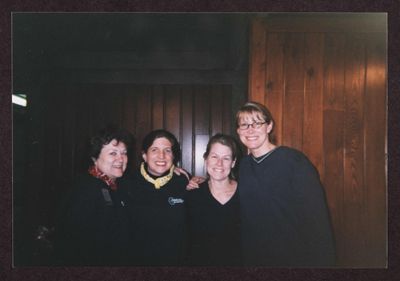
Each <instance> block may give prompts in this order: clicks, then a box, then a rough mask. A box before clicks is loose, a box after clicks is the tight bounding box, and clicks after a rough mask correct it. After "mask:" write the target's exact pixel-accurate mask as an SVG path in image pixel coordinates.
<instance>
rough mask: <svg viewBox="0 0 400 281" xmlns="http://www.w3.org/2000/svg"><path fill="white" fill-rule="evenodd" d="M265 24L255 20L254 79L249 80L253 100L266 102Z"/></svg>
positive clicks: (252, 54)
mask: <svg viewBox="0 0 400 281" xmlns="http://www.w3.org/2000/svg"><path fill="white" fill-rule="evenodd" d="M265 36H266V31H265V24H264V22H263V20H262V19H259V18H257V19H255V20H254V22H253V26H252V29H251V36H250V50H251V51H250V72H251V73H252V75H253V79H250V80H249V93H251V95H252V100H254V101H258V102H264V90H265V69H266V66H265V58H266V55H265V44H266V38H265Z"/></svg>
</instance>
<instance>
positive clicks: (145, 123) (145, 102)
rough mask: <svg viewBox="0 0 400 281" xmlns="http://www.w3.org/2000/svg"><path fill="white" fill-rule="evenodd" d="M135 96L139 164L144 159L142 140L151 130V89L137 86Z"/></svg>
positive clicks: (135, 132) (135, 133)
mask: <svg viewBox="0 0 400 281" xmlns="http://www.w3.org/2000/svg"><path fill="white" fill-rule="evenodd" d="M135 88H136V90H135V98H136V117H135V119H136V125H135V127H134V129H135V130H134V131H133V132H132V133H134V135H135V138H136V149H135V151H136V155H137V158H136V159H137V162H136V164H139V163H140V162H141V161H142V155H141V149H142V141H143V138H144V137H145V136H146V134H147V133H148V132H150V131H151V129H152V128H151V110H150V109H151V94H150V93H151V91H150V88H149V87H147V86H138V87H135Z"/></svg>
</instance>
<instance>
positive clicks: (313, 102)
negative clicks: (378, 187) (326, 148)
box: [303, 33, 324, 179]
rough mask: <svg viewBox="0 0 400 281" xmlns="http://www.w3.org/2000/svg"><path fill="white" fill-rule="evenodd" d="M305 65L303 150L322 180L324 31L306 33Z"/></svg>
mask: <svg viewBox="0 0 400 281" xmlns="http://www.w3.org/2000/svg"><path fill="white" fill-rule="evenodd" d="M304 42H305V46H304V67H305V70H306V75H305V81H304V119H303V128H304V129H303V152H304V153H305V154H306V155H307V156H308V157H309V158H310V160H311V162H312V163H313V164H314V165H315V167H316V168H317V169H318V172H319V174H320V177H321V179H323V178H324V169H323V165H324V163H323V161H324V159H323V132H322V128H323V111H322V107H323V92H322V90H323V51H324V36H323V34H322V33H308V34H306V35H305V40H304Z"/></svg>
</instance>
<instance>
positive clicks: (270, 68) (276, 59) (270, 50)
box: [265, 33, 285, 144]
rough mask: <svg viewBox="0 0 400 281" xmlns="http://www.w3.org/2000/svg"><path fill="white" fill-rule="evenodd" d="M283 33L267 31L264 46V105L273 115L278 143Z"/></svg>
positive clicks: (282, 75)
mask: <svg viewBox="0 0 400 281" xmlns="http://www.w3.org/2000/svg"><path fill="white" fill-rule="evenodd" d="M284 42H285V35H284V33H268V34H267V46H266V52H267V55H266V56H267V57H266V63H267V64H266V81H267V82H266V90H265V105H266V106H267V107H268V109H269V110H270V111H271V114H272V116H273V117H274V121H275V124H274V128H273V134H274V135H275V141H276V142H277V143H278V144H281V143H282V122H283V121H282V120H283V108H282V107H283V98H284V54H283V46H284Z"/></svg>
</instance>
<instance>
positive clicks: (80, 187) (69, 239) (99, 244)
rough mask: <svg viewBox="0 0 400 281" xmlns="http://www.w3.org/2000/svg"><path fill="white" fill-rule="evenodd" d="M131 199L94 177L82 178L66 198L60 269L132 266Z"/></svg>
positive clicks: (59, 242) (60, 234)
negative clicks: (130, 256) (130, 236)
mask: <svg viewBox="0 0 400 281" xmlns="http://www.w3.org/2000/svg"><path fill="white" fill-rule="evenodd" d="M128 206H129V200H128V197H127V196H126V195H125V194H124V192H123V191H121V189H118V190H117V191H112V190H111V189H110V188H109V187H108V186H107V185H106V184H105V183H104V182H103V181H102V180H100V179H97V178H95V177H93V176H90V175H84V176H82V177H81V178H79V179H78V180H77V181H76V183H75V185H74V188H73V189H72V191H71V193H70V194H69V196H68V197H67V198H65V201H64V203H63V204H62V206H61V209H60V211H59V215H58V223H57V225H56V241H55V250H56V259H57V263H58V264H60V265H124V264H126V263H129V259H128V250H127V248H128V247H127V245H128V243H129V233H128V230H129V229H128V223H129V218H128V216H129V212H127V208H128Z"/></svg>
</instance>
